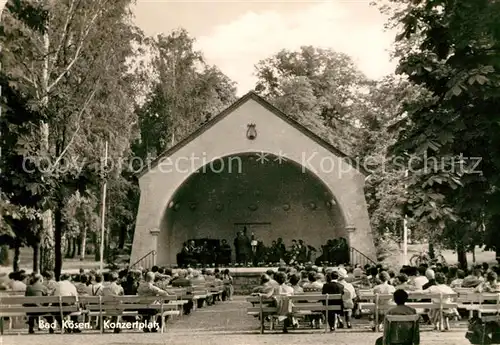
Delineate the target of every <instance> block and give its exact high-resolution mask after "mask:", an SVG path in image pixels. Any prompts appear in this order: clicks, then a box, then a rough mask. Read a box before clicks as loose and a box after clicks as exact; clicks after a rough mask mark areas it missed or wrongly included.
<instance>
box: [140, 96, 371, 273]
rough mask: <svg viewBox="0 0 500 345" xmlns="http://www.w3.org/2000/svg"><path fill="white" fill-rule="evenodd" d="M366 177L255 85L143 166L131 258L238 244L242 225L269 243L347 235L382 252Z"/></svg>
mask: <svg viewBox="0 0 500 345" xmlns="http://www.w3.org/2000/svg"><path fill="white" fill-rule="evenodd" d="M365 177H366V176H365V174H364V172H363V171H362V170H361V169H360V168H358V167H356V166H355V164H353V161H352V160H350V159H349V157H348V156H347V155H345V154H344V153H342V152H341V151H340V150H338V149H337V148H335V147H333V146H332V145H330V144H329V143H327V142H325V141H324V140H322V139H321V138H319V137H318V136H317V135H315V134H313V133H312V132H311V131H309V130H308V129H306V128H305V127H303V126H302V125H300V124H298V123H297V122H296V121H294V120H292V119H290V118H289V117H288V116H286V115H285V114H283V113H282V112H281V111H279V110H278V109H276V108H275V107H273V106H272V105H271V104H269V103H268V102H267V101H265V100H264V99H262V98H261V97H259V96H258V95H256V94H255V93H253V92H250V93H248V94H246V95H245V96H243V97H241V98H240V99H239V100H238V101H237V102H235V103H234V104H233V105H231V106H230V107H229V108H227V109H226V110H224V111H223V112H222V113H220V114H218V115H217V116H215V117H214V118H212V119H211V120H210V121H208V122H207V123H206V124H205V125H203V126H202V127H201V128H199V129H198V130H197V131H195V132H194V133H192V134H191V135H190V136H188V137H187V138H185V139H184V140H182V141H180V142H179V143H177V144H176V145H175V146H173V147H172V148H171V149H169V150H168V151H166V152H164V153H163V154H162V155H160V156H159V157H158V158H157V160H155V161H154V162H153V163H152V164H151V165H150V166H149V167H147V169H144V170H143V171H142V173H141V174H140V175H139V185H140V189H141V197H140V204H139V210H138V214H137V221H136V228H135V234H134V240H133V246H132V255H131V263H136V262H137V261H138V260H141V259H142V258H149V257H152V258H153V262H152V263H151V264H156V265H169V266H170V265H174V264H176V255H177V253H178V252H179V251H180V250H181V248H182V246H183V243H184V242H186V241H188V240H190V239H197V238H200V239H201V238H208V239H217V240H222V239H226V240H227V241H228V243H229V244H231V246H232V244H233V240H234V238H235V236H236V234H237V232H238V231H241V230H242V229H243V228H244V227H246V228H247V229H248V235H250V234H251V233H253V234H255V236H256V238H257V239H258V240H261V241H263V242H264V244H265V245H270V244H271V242H272V241H274V240H276V239H277V238H279V237H281V238H283V239H284V241H285V244H286V245H287V246H289V245H290V244H291V243H290V242H291V241H292V239H296V240H299V239H302V240H304V242H305V243H306V244H307V245H311V246H314V247H315V248H321V245H323V244H325V242H326V241H327V240H328V239H334V238H340V237H343V238H346V239H347V242H348V244H349V246H350V247H351V248H355V249H356V252H358V251H359V252H361V253H363V254H364V255H366V256H367V257H368V258H370V259H372V260H374V259H375V256H376V254H375V246H374V242H373V236H372V232H371V227H370V222H369V217H368V210H367V205H366V200H365V196H364V181H365ZM233 258H234V248H233ZM141 266H145V265H144V264H143V265H141Z"/></svg>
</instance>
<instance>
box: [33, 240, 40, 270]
mask: <svg viewBox="0 0 500 345" xmlns="http://www.w3.org/2000/svg"><path fill="white" fill-rule="evenodd" d="M33 272H35V273H40V240H37V242H36V243H35V245H34V246H33Z"/></svg>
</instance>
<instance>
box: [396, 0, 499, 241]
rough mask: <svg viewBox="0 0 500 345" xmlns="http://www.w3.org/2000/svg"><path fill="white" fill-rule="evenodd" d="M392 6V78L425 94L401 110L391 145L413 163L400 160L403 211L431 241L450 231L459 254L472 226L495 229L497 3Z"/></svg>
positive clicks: (497, 83)
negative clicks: (404, 181) (403, 116)
mask: <svg viewBox="0 0 500 345" xmlns="http://www.w3.org/2000/svg"><path fill="white" fill-rule="evenodd" d="M393 3H394V4H395V5H396V6H391V7H389V10H392V12H391V14H392V20H393V24H394V25H396V24H398V25H399V26H400V28H401V34H400V35H399V36H398V37H397V46H396V48H397V49H396V54H395V55H396V57H397V58H398V59H399V67H398V72H399V73H401V74H404V75H406V76H407V77H408V80H409V81H411V82H412V83H414V84H416V85H419V86H421V87H423V88H425V89H426V90H427V91H428V92H429V93H430V94H429V96H427V97H423V98H421V99H420V100H416V101H415V102H413V103H412V104H408V105H407V111H408V121H406V122H405V123H404V124H403V126H402V131H401V133H400V135H399V138H398V141H397V143H396V144H395V145H394V147H393V152H394V154H397V155H404V154H406V155H408V156H407V157H413V156H416V157H418V158H419V159H418V160H414V161H413V162H410V161H407V163H408V167H409V168H410V178H409V181H408V190H409V198H408V201H407V205H406V206H407V207H406V212H407V213H408V214H409V215H410V216H411V217H412V219H413V220H414V221H415V222H418V223H420V224H427V226H428V227H429V228H430V229H432V230H433V232H434V234H435V236H437V237H438V238H440V237H442V235H443V234H446V233H447V232H448V234H449V233H450V232H451V233H455V236H454V238H455V241H454V242H455V246H456V247H457V248H463V247H464V245H466V243H464V241H463V239H465V238H467V237H469V236H470V234H471V233H472V232H475V231H476V229H478V224H482V223H484V224H486V228H487V229H488V231H496V229H497V228H498V225H499V224H498V219H499V217H498V212H499V211H498V210H499V209H500V208H499V203H498V201H499V196H498V193H499V189H498V186H499V182H500V180H499V176H500V175H499V172H500V171H499V169H500V156H499V154H500V152H499V151H498V147H499V144H500V142H499V140H500V139H499V137H498V129H499V125H500V115H499V114H498V111H497V109H498V106H499V100H500V99H499V97H500V96H499V95H500V92H499V91H500V73H499V71H500V60H499V59H498V54H499V48H500V46H499V42H500V41H499V39H500V30H499V28H498V22H499V21H500V4H499V3H498V2H494V1H487V0H479V1H473V2H471V1H449V0H447V1H444V0H443V1H430V0H429V1H422V0H420V1H411V2H410V1H393ZM479 161H480V164H479V166H475V164H476V162H479ZM455 222H456V224H453V223H455ZM472 224H476V225H472ZM448 228H450V229H448ZM451 228H453V229H455V230H457V229H460V230H459V231H458V233H457V231H453V230H451ZM445 237H446V236H445ZM497 237H498V236H497ZM476 240H477V241H479V239H477V238H476ZM497 243H498V242H497ZM497 243H495V244H494V246H497V245H498V244H497Z"/></svg>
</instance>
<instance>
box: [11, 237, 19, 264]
mask: <svg viewBox="0 0 500 345" xmlns="http://www.w3.org/2000/svg"><path fill="white" fill-rule="evenodd" d="M20 259H21V243H20V242H19V241H17V240H16V242H15V243H14V260H13V261H12V269H13V271H14V272H17V271H19V262H20Z"/></svg>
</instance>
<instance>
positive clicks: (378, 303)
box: [360, 291, 458, 331]
mask: <svg viewBox="0 0 500 345" xmlns="http://www.w3.org/2000/svg"><path fill="white" fill-rule="evenodd" d="M361 297H362V298H363V299H369V300H373V302H361V303H360V308H361V309H365V310H369V311H370V313H371V314H373V315H374V317H375V331H379V324H380V322H379V319H380V315H385V313H386V312H387V311H388V310H389V309H391V308H393V307H395V306H396V304H395V303H394V302H393V301H392V299H393V295H392V294H383V295H379V294H374V293H373V292H370V293H365V294H364V295H363V296H361ZM408 297H409V299H410V300H423V299H431V300H436V299H439V303H434V302H407V303H405V305H406V306H408V307H412V308H415V309H416V310H417V313H418V314H423V313H426V310H436V309H438V310H439V313H440V314H439V329H442V328H443V320H444V317H443V310H444V309H451V308H458V303H456V302H453V303H444V302H445V299H448V298H456V297H457V294H456V293H453V294H430V293H422V292H411V291H410V292H408Z"/></svg>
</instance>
